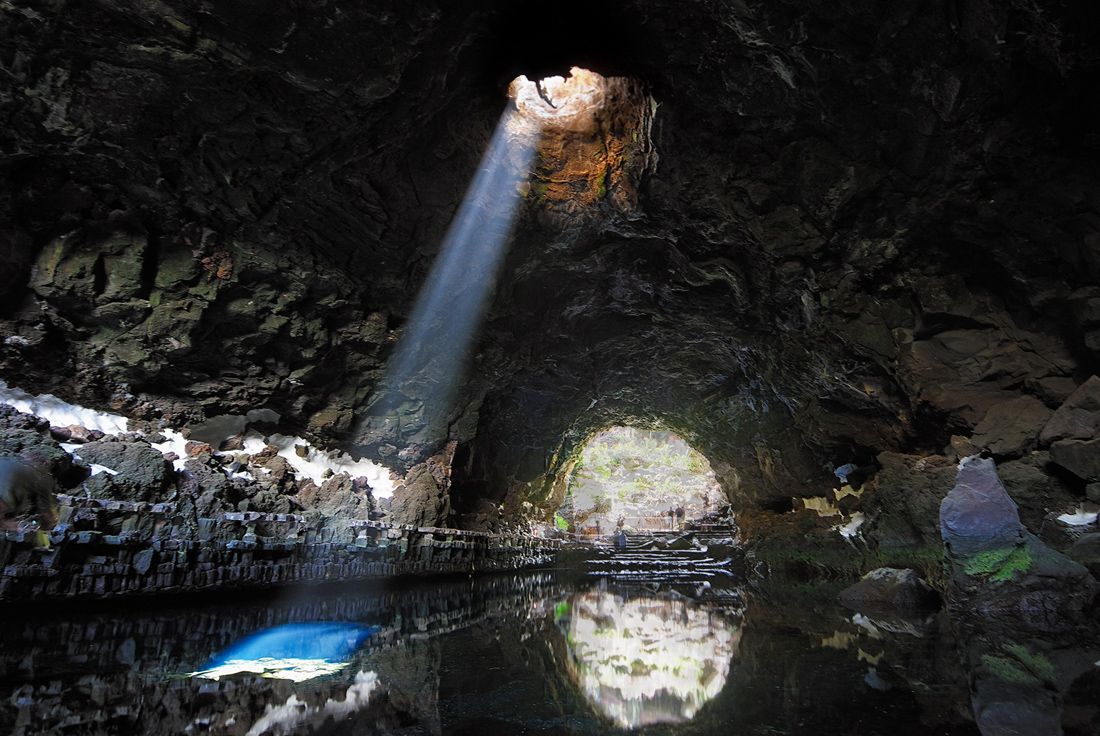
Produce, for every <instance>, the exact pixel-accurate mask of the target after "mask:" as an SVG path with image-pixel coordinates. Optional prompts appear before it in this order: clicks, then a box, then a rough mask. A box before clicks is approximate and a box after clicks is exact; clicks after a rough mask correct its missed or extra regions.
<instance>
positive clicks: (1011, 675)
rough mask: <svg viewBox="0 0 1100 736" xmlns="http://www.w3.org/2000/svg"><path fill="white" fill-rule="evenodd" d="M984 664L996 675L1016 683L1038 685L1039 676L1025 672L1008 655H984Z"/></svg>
mask: <svg viewBox="0 0 1100 736" xmlns="http://www.w3.org/2000/svg"><path fill="white" fill-rule="evenodd" d="M982 665H984V666H985V668H986V669H987V670H989V672H990V674H992V675H993V676H994V677H996V678H998V679H1000V680H1004V681H1005V682H1011V683H1014V684H1016V685H1036V684H1038V682H1039V680H1038V678H1036V677H1034V676H1032V675H1031V674H1029V673H1028V672H1025V671H1024V670H1023V669H1022V668H1021V667H1020V666H1019V665H1018V664H1016V663H1015V662H1013V661H1012V660H1011V659H1008V658H1007V657H998V656H996V655H993V654H983V655H982Z"/></svg>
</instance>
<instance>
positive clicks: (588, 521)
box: [559, 426, 724, 534]
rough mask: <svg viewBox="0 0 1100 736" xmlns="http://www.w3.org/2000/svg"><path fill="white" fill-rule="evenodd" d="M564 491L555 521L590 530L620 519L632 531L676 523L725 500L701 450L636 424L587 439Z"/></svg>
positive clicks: (603, 528) (674, 436) (604, 529)
mask: <svg viewBox="0 0 1100 736" xmlns="http://www.w3.org/2000/svg"><path fill="white" fill-rule="evenodd" d="M566 489H567V490H566V494H565V499H564V502H563V505H562V507H561V509H560V510H559V515H560V518H559V521H560V522H567V523H569V525H570V526H572V527H573V528H574V529H576V530H577V531H579V532H585V533H590V534H594V533H598V532H601V531H602V532H604V533H606V532H608V531H610V530H611V529H613V528H614V527H615V526H616V524H617V522H618V520H620V519H621V520H623V521H624V523H625V525H626V526H627V527H629V528H634V529H649V530H657V529H669V528H674V527H679V526H680V525H682V523H683V521H684V520H685V519H694V518H699V517H701V516H703V515H705V514H708V513H711V512H714V511H716V510H718V509H719V508H720V507H721V506H722V505H723V503H724V496H723V494H722V492H721V489H720V487H719V483H718V480H717V479H716V478H715V475H714V471H713V470H712V469H711V467H710V463H709V462H707V459H706V458H705V457H704V456H703V455H702V454H700V453H699V452H697V451H696V450H695V449H693V448H692V447H691V446H690V445H688V443H687V442H685V441H684V440H683V439H682V438H681V437H680V436H679V435H677V434H675V433H673V432H670V431H667V430H657V429H640V428H636V427H624V426H617V427H610V428H608V429H605V430H603V431H602V432H598V433H596V434H594V435H593V436H592V437H590V438H589V439H588V441H587V442H586V443H585V444H584V446H583V448H582V449H581V450H580V452H579V454H578V456H577V459H576V461H575V463H574V464H573V466H572V468H571V469H570V471H569V472H568V475H567V481H566ZM670 511H673V512H675V513H673V514H672V515H670V514H669V512H670Z"/></svg>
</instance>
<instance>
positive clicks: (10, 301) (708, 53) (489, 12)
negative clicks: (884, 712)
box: [0, 0, 1100, 537]
mask: <svg viewBox="0 0 1100 736" xmlns="http://www.w3.org/2000/svg"><path fill="white" fill-rule="evenodd" d="M1095 13H1096V11H1095V10H1094V9H1092V8H1091V7H1088V6H1086V5H1085V4H1083V3H1056V4H1053V5H1047V6H1043V7H1042V8H1039V7H1038V6H1036V5H1033V4H1031V3H1027V2H1011V3H992V2H982V1H980V0H974V1H968V2H928V3H925V4H920V5H909V6H905V7H896V8H894V7H881V8H878V7H876V8H874V9H868V8H867V7H866V6H865V5H863V4H840V5H838V4H836V3H820V2H810V3H794V2H780V3H766V4H764V3H749V4H737V5H730V4H727V3H719V2H701V3H696V4H693V5H691V6H690V7H685V6H684V5H683V4H682V3H675V2H645V3H642V2H629V1H627V0H623V1H622V2H617V3H609V4H606V5H603V6H600V8H599V9H591V8H588V7H585V6H582V5H580V4H573V3H566V4H564V5H562V4H559V5H556V6H555V9H554V11H553V12H552V13H547V15H546V17H545V18H543V21H542V24H540V25H537V26H533V25H532V24H530V23H529V22H527V21H525V20H524V19H522V18H521V17H520V16H519V15H517V14H516V13H515V12H514V11H512V10H510V9H509V4H506V3H488V2H482V3H477V2H469V3H430V2H429V3H416V4H413V5H410V4H408V3H392V4H387V3H371V4H370V6H369V7H364V6H361V5H344V4H341V3H337V2H324V1H318V2H311V3H297V4H276V5H274V6H271V5H269V4H266V3H263V4H258V3H241V4H234V5H233V6H232V7H230V6H220V5H217V6H215V5H210V4H207V3H201V2H183V1H180V2H177V1H175V0H171V1H169V2H164V3H156V4H151V3H148V4H147V3H138V2H125V1H119V0H102V1H101V2H60V1H58V2H41V3H9V4H4V5H0V74H2V75H3V77H4V79H5V80H6V81H5V82H4V84H3V85H2V87H0V113H2V115H3V119H4V120H5V121H6V122H5V125H3V126H0V280H2V283H0V286H2V289H3V291H2V296H0V301H2V304H0V310H2V311H0V335H2V336H3V340H2V342H3V345H2V348H0V350H2V352H0V376H3V377H4V378H5V379H6V380H7V381H8V382H9V383H11V384H13V385H18V386H20V387H22V388H26V389H27V390H30V391H34V392H43V391H52V392H53V393H55V394H57V395H59V396H61V397H63V398H66V399H68V400H70V401H74V402H79V403H83V404H86V405H91V406H96V407H99V408H105V409H106V408H109V409H111V410H114V411H117V412H120V413H124V414H127V415H129V416H132V417H135V418H138V419H143V420H145V421H148V422H150V423H151V424H153V425H156V424H160V423H163V424H166V425H169V426H181V425H184V424H186V423H189V422H197V421H199V420H201V419H202V418H203V417H210V416H216V415H220V414H238V413H244V412H245V411H247V410H249V409H253V408H257V407H268V408H271V409H274V410H276V411H278V412H279V413H280V414H281V416H282V422H283V425H284V428H285V429H287V430H294V431H296V432H299V433H302V434H303V435H305V436H308V437H310V438H311V439H314V440H315V441H317V442H318V443H321V442H324V443H327V444H340V445H342V446H347V447H358V448H360V449H361V451H362V452H363V453H365V455H366V456H367V457H370V458H372V459H375V460H380V461H382V462H384V463H385V464H387V465H388V466H390V467H392V468H393V469H394V470H395V471H396V472H397V473H398V474H399V475H403V476H405V477H406V480H407V482H406V484H405V485H404V486H402V487H401V488H399V493H401V494H405V495H406V496H407V498H406V499H405V502H403V504H404V505H403V508H405V509H408V512H407V513H408V514H409V515H410V518H412V519H415V521H417V522H418V523H431V522H438V523H458V524H462V525H464V526H469V527H479V528H480V527H487V526H493V525H495V524H498V523H500V522H501V521H504V520H509V519H514V518H517V517H518V516H519V515H520V514H521V513H523V503H524V502H530V503H532V504H534V506H535V507H536V509H543V510H545V509H549V508H551V507H552V506H553V503H554V500H555V497H556V496H557V495H558V494H560V488H558V486H559V485H560V481H561V479H562V478H563V477H564V473H565V472H567V470H568V466H569V463H570V462H571V460H572V459H573V458H574V457H575V455H576V453H577V452H578V451H579V448H580V446H581V445H582V444H583V441H584V439H586V438H587V437H588V436H590V435H591V434H592V433H594V432H596V431H598V430H600V429H602V428H604V427H607V426H610V425H614V424H635V425H640V426H661V427H665V428H668V429H670V430H673V431H675V432H677V433H678V434H680V435H681V436H682V437H684V438H685V439H687V440H688V441H689V442H690V443H691V444H692V445H693V446H694V447H696V449H698V450H700V451H701V452H703V453H704V454H705V455H706V456H707V458H708V459H709V461H710V463H711V465H712V467H713V468H714V470H715V472H716V474H717V475H718V478H719V480H720V481H721V482H722V484H723V487H724V488H725V490H726V492H727V495H728V496H729V497H730V499H731V501H732V502H733V503H734V504H735V506H737V507H738V508H743V509H746V510H749V509H771V510H784V509H786V508H788V507H789V505H790V497H791V496H812V495H818V494H820V493H822V492H823V489H825V488H827V487H828V485H829V483H830V481H831V473H830V470H831V467H832V466H833V465H839V464H841V463H845V462H855V463H857V464H860V465H873V466H875V467H881V468H882V471H880V473H879V483H880V485H881V486H882V487H881V488H880V489H879V490H880V496H881V498H882V499H887V500H884V501H882V502H883V503H884V504H886V507H888V508H889V510H891V511H892V512H897V514H899V515H900V516H903V517H907V518H908V517H913V518H912V519H911V520H906V521H905V522H904V523H902V524H901V526H906V525H909V526H912V527H914V528H916V529H917V530H918V531H916V532H911V533H912V534H918V535H919V533H920V531H919V530H920V528H921V524H922V523H923V522H922V517H921V512H920V510H919V509H917V510H914V509H912V508H911V506H912V504H911V503H910V501H911V499H912V498H919V497H920V495H921V492H920V491H919V489H917V490H914V489H913V488H912V484H913V483H915V482H916V481H913V480H912V476H913V475H914V474H918V473H923V471H919V470H912V467H913V465H914V463H915V462H916V460H915V458H917V457H933V458H937V459H935V460H933V461H932V465H933V466H935V467H938V466H937V465H936V463H945V464H950V462H952V461H953V459H954V458H953V454H952V453H953V452H955V451H953V450H951V440H952V437H953V436H957V437H970V438H972V439H973V442H974V444H975V445H977V446H978V447H979V448H980V447H982V446H990V445H991V444H992V445H996V446H995V447H992V448H991V449H993V450H994V454H995V455H997V456H998V458H999V459H1000V460H1002V461H1003V462H1005V463H1017V464H1019V466H1020V467H1024V466H1026V468H1031V469H1034V473H1032V472H1031V471H1030V470H1028V471H1026V472H1025V471H1024V470H1021V471H1020V474H1022V475H1026V477H1027V481H1026V483H1025V482H1023V481H1020V482H1019V483H1017V484H1016V485H1015V487H1010V491H1012V492H1014V493H1019V494H1021V495H1020V498H1018V500H1020V499H1022V500H1021V503H1022V504H1023V505H1025V507H1026V506H1027V504H1028V503H1031V504H1032V506H1033V507H1034V509H1035V510H1036V513H1038V510H1041V509H1040V507H1042V506H1043V504H1047V505H1050V503H1051V499H1055V500H1059V501H1066V502H1070V501H1073V500H1075V499H1081V498H1083V497H1084V496H1085V493H1086V485H1087V483H1088V482H1090V481H1094V480H1096V479H1095V478H1092V476H1091V475H1089V473H1090V472H1091V471H1080V470H1079V471H1078V472H1077V473H1074V472H1073V471H1070V470H1067V469H1066V468H1065V467H1061V466H1057V465H1056V464H1052V463H1051V462H1050V458H1049V456H1048V450H1047V446H1049V445H1050V444H1051V443H1052V442H1056V441H1067V440H1066V439H1065V438H1062V439H1061V440H1049V441H1045V442H1044V443H1042V444H1041V443H1040V442H1039V430H1040V429H1041V428H1042V427H1043V425H1044V424H1045V423H1046V421H1047V419H1048V418H1049V415H1050V413H1051V412H1052V411H1053V410H1054V409H1056V408H1057V407H1058V406H1059V405H1060V404H1062V402H1063V401H1065V400H1066V398H1067V397H1068V396H1069V395H1070V394H1071V393H1072V392H1073V390H1074V389H1075V388H1076V386H1077V385H1078V384H1081V383H1083V382H1084V381H1085V379H1086V378H1087V377H1088V376H1089V375H1091V374H1093V373H1095V372H1096V370H1097V359H1098V351H1100V287H1097V286H1096V284H1097V283H1098V277H1100V230H1098V224H1100V187H1098V186H1097V178H1096V174H1095V172H1096V170H1097V169H1096V163H1097V162H1096V156H1097V152H1098V147H1100V138H1098V137H1097V135H1096V133H1095V120H1096V117H1097V113H1098V112H1100V109H1098V105H1097V94H1096V92H1095V90H1096V89H1098V88H1100V87H1098V85H1097V81H1098V79H1097V76H1098V75H1097V72H1098V64H1100V55H1098V54H1097V44H1096V40H1097V39H1096V29H1097V28H1098V25H1097V23H1096V18H1095ZM574 64H576V65H579V66H584V67H586V68H590V69H592V70H594V71H597V72H599V73H602V74H604V75H606V76H622V77H627V78H630V79H632V80H634V81H633V83H634V84H636V85H637V86H638V89H639V90H642V91H643V93H644V96H645V98H646V99H651V100H652V101H653V102H654V103H655V106H654V107H652V108H649V109H648V112H647V115H649V117H648V118H647V122H646V125H645V126H643V127H644V128H645V133H646V136H644V137H643V139H642V140H641V142H640V143H639V146H640V148H639V149H638V150H639V151H642V157H643V158H644V161H641V162H640V163H638V162H635V163H636V166H635V168H634V169H632V172H633V173H632V176H630V177H626V178H625V179H622V180H614V179H609V187H608V189H606V190H605V191H603V192H602V195H601V196H597V197H595V198H594V201H592V202H591V204H590V205H588V206H586V207H584V208H582V209H581V210H579V211H577V210H570V209H569V208H562V207H560V206H556V204H560V203H555V201H553V198H552V197H551V196H548V195H547V193H546V192H545V191H540V190H539V188H538V187H532V190H531V192H530V193H528V195H527V196H526V198H525V201H524V204H523V214H522V216H521V220H520V223H519V226H518V228H517V231H516V234H515V239H514V243H513V245H512V249H511V251H510V253H509V256H508V259H507V262H506V264H505V266H504V269H503V272H502V274H501V277H500V281H499V283H498V286H497V289H496V292H495V297H494V301H493V304H492V307H491V311H490V314H489V316H488V318H487V320H486V322H485V325H484V328H483V330H482V333H481V337H480V342H479V344H478V346H477V349H476V351H475V355H474V357H473V361H472V364H471V365H470V368H469V370H468V372H467V375H466V378H465V382H464V384H463V386H462V388H461V391H460V395H459V401H458V403H457V404H456V406H455V407H454V409H453V412H452V414H451V416H450V417H449V421H448V424H447V426H448V429H447V434H446V436H439V435H433V434H429V433H428V432H427V431H426V430H425V427H424V423H423V421H422V410H421V408H420V407H417V406H416V405H415V403H412V404H408V405H404V406H403V407H402V408H401V409H400V410H399V411H397V412H396V413H393V414H390V415H386V416H380V417H375V418H372V420H371V421H370V422H369V423H368V427H369V429H368V431H366V432H357V431H356V429H357V426H358V421H359V420H360V419H361V418H362V417H363V416H364V415H365V413H366V407H367V406H368V405H369V403H370V400H371V397H372V392H373V390H374V388H375V387H376V385H377V382H378V381H379V379H380V377H381V374H382V369H383V366H384V363H385V360H386V358H387V356H388V355H389V354H390V352H391V351H392V348H393V345H394V344H395V342H396V340H397V338H398V337H399V335H400V334H401V328H402V325H403V321H404V319H405V317H406V316H407V314H408V312H409V310H410V309H411V305H412V301H413V299H414V298H415V295H416V293H417V291H418V289H419V287H420V286H421V284H422V283H423V280H424V278H425V275H426V273H427V270H428V268H429V266H430V264H431V261H432V258H433V256H434V255H435V253H436V250H437V249H438V247H439V243H440V242H441V240H442V237H443V234H444V232H445V229H446V226H447V223H448V222H449V220H450V217H451V215H452V214H453V212H454V211H455V209H456V207H457V205H458V203H459V201H460V200H461V198H462V195H463V193H464V190H465V187H466V185H467V184H468V182H469V181H470V179H471V177H472V173H473V171H474V170H475V168H476V166H477V164H478V160H479V157H480V154H481V152H482V150H483V148H484V146H485V143H486V141H487V140H488V137H489V135H490V133H491V132H492V129H493V126H494V124H495V122H496V119H497V117H498V116H499V114H500V111H501V110H502V109H503V107H504V105H505V104H506V103H507V98H506V97H505V91H506V89H507V85H508V83H509V81H510V80H511V79H512V78H514V77H515V76H516V75H518V74H521V73H522V74H527V75H528V76H529V77H531V78H537V77H541V76H544V75H547V74H562V73H565V72H567V70H568V68H569V67H570V66H572V65H574ZM616 114H617V113H616V111H615V110H611V111H609V112H608V113H607V115H608V119H609V120H611V121H614V120H615V118H616ZM613 128H614V125H612V124H609V128H607V129H613ZM624 202H627V203H629V206H624V205H623V203H624ZM998 407H1000V408H998ZM990 412H993V414H992V417H993V419H992V420H990V422H989V423H988V424H987V427H986V428H984V429H989V426H988V425H995V428H997V429H998V430H1001V429H1003V428H1004V427H1005V425H1006V423H1007V424H1011V425H1012V426H1014V427H1015V428H1016V435H1019V436H1020V437H1022V439H1020V440H1018V441H1004V442H1001V441H1000V440H1002V439H1003V437H1000V436H998V437H992V438H991V436H990V434H989V432H988V431H985V432H984V433H983V431H979V430H983V428H982V427H981V426H980V425H981V423H982V422H983V420H985V419H986V418H987V417H989V416H991V415H990ZM994 420H995V421H994ZM1014 436H1015V435H1014ZM1068 441H1091V437H1088V438H1083V437H1076V438H1073V439H1072V440H1068ZM956 446H959V445H958V442H956ZM883 453H885V455H884V454H883ZM429 460H431V463H429V464H428V465H425V463H426V462H428V461H429ZM440 465H443V466H446V472H434V473H426V472H425V470H424V469H425V468H428V467H431V468H438V467H439V466H440ZM922 467H923V466H922ZM1035 474H1038V475H1035ZM429 476H430V479H429ZM410 479H411V480H410ZM420 479H423V482H421V480H420ZM1006 483H1008V484H1009V485H1010V486H1012V483H1011V482H1010V481H1009V480H1006ZM1037 489H1038V490H1037ZM1029 494H1030V495H1029ZM888 499H893V500H888ZM906 533H910V532H904V531H897V530H895V531H893V532H891V535H892V536H893V537H905V535H906Z"/></svg>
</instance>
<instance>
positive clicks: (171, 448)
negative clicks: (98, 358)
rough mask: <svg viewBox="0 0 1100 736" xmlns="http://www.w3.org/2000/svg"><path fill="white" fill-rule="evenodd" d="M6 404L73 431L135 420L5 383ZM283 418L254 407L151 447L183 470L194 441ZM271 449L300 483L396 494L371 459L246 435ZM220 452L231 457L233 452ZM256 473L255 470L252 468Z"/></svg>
mask: <svg viewBox="0 0 1100 736" xmlns="http://www.w3.org/2000/svg"><path fill="white" fill-rule="evenodd" d="M0 403H3V404H11V405H12V406H14V407H15V408H16V409H18V410H19V411H21V412H24V413H26V414H33V415H34V416H36V417H40V418H42V419H46V420H47V421H49V422H50V424H51V425H52V426H55V427H67V426H69V425H71V424H75V425H78V426H81V427H85V428H87V429H97V430H99V431H100V432H103V433H104V434H120V433H122V432H126V431H127V428H128V427H129V420H128V419H127V418H126V417H124V416H120V415H118V414H107V413H104V412H98V411H94V410H92V409H87V408H85V407H82V406H76V405H74V404H68V403H66V402H64V401H62V400H60V399H58V398H57V397H56V396H52V395H50V394H44V395H42V396H33V395H31V394H29V393H27V392H26V391H23V390H22V389H17V388H9V387H8V385H7V383H5V382H4V381H0ZM278 420H279V415H278V414H277V413H276V412H274V411H272V410H271V409H253V410H252V411H249V412H248V413H247V414H245V415H243V416H241V415H235V414H222V415H219V416H216V417H212V418H210V419H208V420H207V421H205V422H203V423H201V424H199V425H196V426H195V427H192V428H187V430H186V431H187V432H188V434H189V436H188V437H185V436H184V435H183V433H182V432H181V431H179V430H175V429H164V430H161V432H160V433H161V434H162V435H164V436H165V437H166V439H165V440H164V441H163V442H152V443H150V444H151V445H152V446H153V447H154V448H155V449H156V450H157V451H159V452H161V453H162V454H165V455H167V454H168V453H169V452H171V453H175V455H176V459H175V460H174V461H173V462H172V467H173V468H174V469H175V470H177V471H179V470H183V469H184V465H185V463H186V462H187V442H188V441H194V442H205V443H207V444H209V445H211V446H212V447H214V448H215V450H216V449H217V448H218V447H219V446H220V445H221V443H222V442H224V441H225V440H227V439H229V438H230V437H234V436H236V435H238V434H240V433H241V432H243V431H244V430H245V428H246V427H247V426H248V424H249V423H251V422H258V421H263V422H277V421H278ZM268 445H271V446H273V447H274V448H275V449H276V451H277V452H278V453H279V455H280V456H281V457H283V458H285V459H286V461H287V462H288V463H290V466H291V467H292V468H294V475H295V477H296V478H297V479H298V480H303V479H305V478H308V479H310V480H312V481H313V482H314V483H316V484H317V485H318V486H319V485H321V484H322V483H324V482H325V473H326V471H330V470H331V471H332V474H333V475H338V474H340V473H347V474H348V475H350V476H351V477H353V478H360V477H364V478H366V479H367V482H368V483H370V487H371V490H372V491H373V493H374V496H375V497H376V498H388V497H390V496H392V495H393V488H394V483H393V481H392V480H390V471H389V468H387V467H385V466H384V465H380V464H379V463H375V462H372V461H370V460H355V459H354V458H352V457H351V455H349V454H347V453H346V452H343V453H342V452H335V451H328V452H326V451H324V450H321V449H318V448H316V447H314V446H313V445H312V444H310V442H309V441H308V440H305V439H302V438H301V437H291V436H289V435H284V434H272V435H269V436H267V437H264V436H263V435H262V434H260V433H259V432H256V431H255V430H249V431H248V433H247V434H246V435H245V437H244V443H243V448H242V451H243V452H245V453H247V454H249V455H255V454H257V453H260V452H263V450H264V449H265V448H266V447H267V446H268ZM295 445H301V446H304V447H305V448H306V449H305V457H301V456H299V455H298V453H297V451H296V450H295V449H294V447H295ZM61 446H62V447H63V448H64V449H65V451H66V452H68V453H69V454H70V455H73V456H74V457H76V458H77V459H78V460H79V459H80V456H79V455H77V454H76V452H77V450H76V448H78V447H79V446H80V445H78V444H76V443H71V442H65V443H61ZM217 454H219V455H226V454H228V453H217ZM97 468H98V469H97ZM254 469H255V468H252V470H254ZM102 472H107V473H112V474H114V473H115V471H114V470H111V469H110V468H106V467H104V466H101V465H99V466H97V465H93V466H92V474H93V475H95V474H96V473H102ZM226 475H228V476H229V477H230V478H244V479H246V480H252V479H253V477H254V473H253V472H250V470H248V469H244V470H241V471H239V472H227V473H226Z"/></svg>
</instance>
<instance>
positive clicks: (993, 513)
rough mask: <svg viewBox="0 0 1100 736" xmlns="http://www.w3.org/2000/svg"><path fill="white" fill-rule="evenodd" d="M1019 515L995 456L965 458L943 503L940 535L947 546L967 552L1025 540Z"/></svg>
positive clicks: (954, 552) (958, 553) (966, 554)
mask: <svg viewBox="0 0 1100 736" xmlns="http://www.w3.org/2000/svg"><path fill="white" fill-rule="evenodd" d="M1023 531H1024V530H1023V526H1022V525H1021V524H1020V516H1019V514H1018V513H1017V511H1016V504H1015V503H1013V501H1012V499H1011V498H1010V497H1009V495H1008V493H1007V492H1006V491H1005V489H1004V486H1003V485H1001V481H1000V479H999V478H998V477H997V471H996V468H995V466H994V464H993V461H992V460H985V459H981V458H969V459H967V460H963V461H962V463H961V465H960V467H959V471H958V475H957V478H956V482H955V486H954V487H953V488H952V489H951V492H950V493H948V494H947V496H946V497H945V498H944V499H943V502H942V503H941V504H940V535H941V537H942V539H943V543H944V544H945V545H946V546H947V548H948V550H950V552H951V553H953V554H955V555H961V556H968V555H972V554H975V553H978V552H981V551H983V550H988V549H994V548H1001V547H1013V546H1015V545H1018V544H1020V543H1021V542H1022V541H1023Z"/></svg>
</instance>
